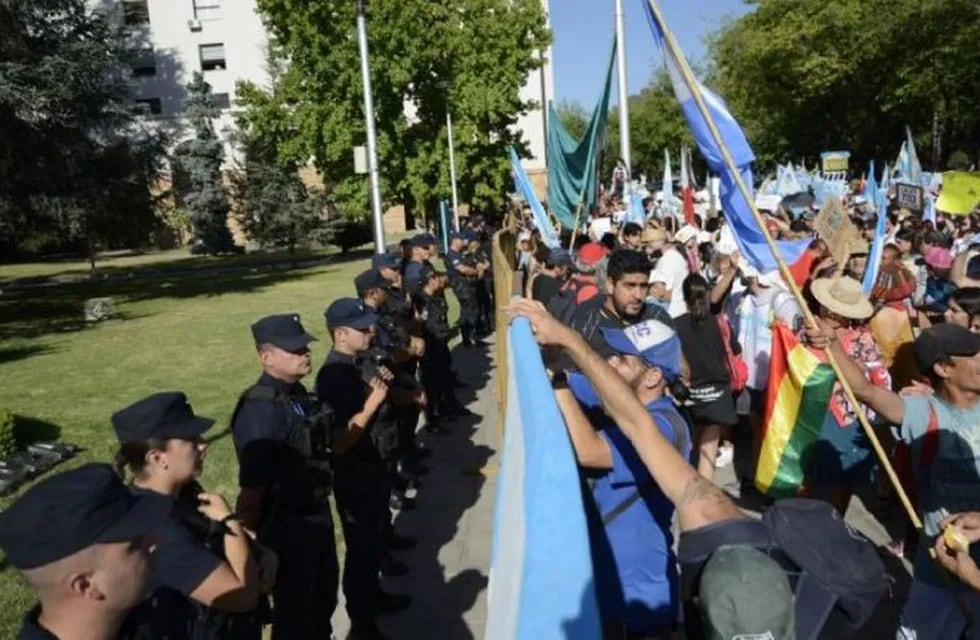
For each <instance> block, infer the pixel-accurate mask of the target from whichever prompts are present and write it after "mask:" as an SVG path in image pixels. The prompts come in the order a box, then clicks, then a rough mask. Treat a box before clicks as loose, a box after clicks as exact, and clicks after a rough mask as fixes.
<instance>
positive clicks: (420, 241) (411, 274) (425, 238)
mask: <svg viewBox="0 0 980 640" xmlns="http://www.w3.org/2000/svg"><path fill="white" fill-rule="evenodd" d="M437 244H438V241H437V240H436V237H435V236H434V235H432V234H431V233H420V234H418V235H417V236H415V237H413V238H412V240H411V247H412V257H411V259H410V260H409V261H408V262H407V263H405V269H404V274H403V282H404V287H405V290H406V291H407V292H408V293H409V294H410V295H411V294H413V293H415V292H416V291H417V290H418V287H419V286H420V283H421V281H422V276H423V275H424V274H425V273H426V272H427V271H431V270H432V263H431V262H430V261H431V260H432V257H433V256H434V255H435V254H436V253H437V252H438V248H437V247H436V245H437Z"/></svg>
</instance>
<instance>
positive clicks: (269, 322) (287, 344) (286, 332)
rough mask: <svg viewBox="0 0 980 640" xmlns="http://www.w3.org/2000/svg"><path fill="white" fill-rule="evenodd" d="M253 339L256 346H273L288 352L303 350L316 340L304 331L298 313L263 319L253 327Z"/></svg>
mask: <svg viewBox="0 0 980 640" xmlns="http://www.w3.org/2000/svg"><path fill="white" fill-rule="evenodd" d="M252 337H253V338H255V344H256V345H262V344H271V345H272V346H273V347H278V348H280V349H284V350H286V351H296V350H298V349H302V348H303V347H305V346H307V345H309V344H310V343H311V342H314V341H315V340H316V338H314V337H313V336H311V335H310V334H308V333H306V330H305V329H303V325H302V324H301V323H300V321H299V314H297V313H283V314H279V315H274V316H266V317H264V318H262V319H261V320H259V321H258V322H256V323H255V324H253V325H252Z"/></svg>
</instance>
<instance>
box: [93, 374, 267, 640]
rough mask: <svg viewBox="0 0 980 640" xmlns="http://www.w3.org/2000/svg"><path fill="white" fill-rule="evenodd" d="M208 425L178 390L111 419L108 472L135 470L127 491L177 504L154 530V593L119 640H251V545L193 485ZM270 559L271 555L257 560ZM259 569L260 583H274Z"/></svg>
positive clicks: (256, 595)
mask: <svg viewBox="0 0 980 640" xmlns="http://www.w3.org/2000/svg"><path fill="white" fill-rule="evenodd" d="M212 424H214V420H211V419H210V418H204V417H201V416H198V415H195V414H194V411H193V409H192V408H191V406H190V404H188V402H187V397H186V396H185V395H184V394H183V393H180V392H163V393H154V394H152V395H150V396H147V397H145V398H143V399H141V400H139V401H137V402H135V403H133V404H131V405H130V406H128V407H126V408H125V409H121V410H120V411H117V412H116V413H114V414H113V415H112V426H113V428H114V430H115V432H116V437H117V438H118V439H119V445H120V446H119V452H118V453H117V454H116V470H117V471H118V472H119V474H120V476H123V475H124V474H125V473H126V472H127V471H128V472H131V473H132V474H133V479H132V485H131V488H130V490H131V491H132V492H133V493H134V494H136V495H144V494H149V493H155V494H158V495H163V496H172V497H174V498H175V502H174V510H173V513H172V517H171V518H170V519H169V520H168V521H167V522H166V523H165V524H164V525H163V526H162V527H161V528H160V529H159V530H158V531H157V534H156V558H155V562H154V563H153V573H152V576H151V585H150V586H151V588H152V589H153V597H152V598H151V601H150V602H149V603H144V604H143V605H141V606H140V607H138V608H137V610H135V611H134V612H133V614H131V615H130V620H129V621H127V624H126V627H125V631H126V632H129V633H125V632H124V634H123V635H124V636H125V637H127V638H128V637H132V638H140V637H146V636H147V635H149V636H152V637H155V638H164V637H166V638H173V639H174V640H176V639H178V638H184V637H189V638H193V639H194V640H211V639H217V638H220V639H222V640H259V638H261V637H262V623H263V620H264V618H265V615H266V614H267V608H266V607H265V606H261V607H260V606H259V605H260V603H261V604H262V605H267V603H266V602H265V600H264V598H263V597H262V596H261V590H262V587H263V583H262V581H261V580H260V567H259V560H258V556H259V553H258V547H256V546H255V545H254V543H253V542H252V539H251V538H250V537H249V535H248V533H247V532H246V531H245V529H244V527H243V526H242V523H241V520H239V518H238V516H236V515H235V513H234V512H233V511H232V510H231V508H229V506H228V503H227V502H225V499H224V498H223V497H222V496H221V495H219V494H216V493H206V492H205V491H204V489H203V488H202V487H201V486H200V485H199V484H198V483H197V482H196V481H195V479H194V478H195V477H196V476H197V475H198V474H200V473H201V472H202V471H203V464H204V454H205V451H206V450H207V444H206V443H205V442H204V441H203V439H202V436H203V435H204V433H205V431H207V430H208V429H209V428H210V427H211V425H212ZM262 555H263V556H264V557H265V558H266V559H267V560H268V561H271V562H274V559H273V558H272V557H271V552H267V551H264V552H263V554H262ZM272 567H273V565H272V564H266V568H267V569H268V573H267V575H265V582H264V584H265V586H266V587H270V586H271V585H272V583H273V581H274V578H275V575H274V569H273V568H272Z"/></svg>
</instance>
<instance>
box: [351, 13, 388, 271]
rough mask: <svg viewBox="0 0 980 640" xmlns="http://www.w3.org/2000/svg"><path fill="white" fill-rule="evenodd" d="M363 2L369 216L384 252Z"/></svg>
mask: <svg viewBox="0 0 980 640" xmlns="http://www.w3.org/2000/svg"><path fill="white" fill-rule="evenodd" d="M364 5H365V0H357V42H358V45H359V46H360V50H361V83H362V85H363V87H364V125H365V127H366V128H367V155H368V177H369V179H370V181H371V214H372V217H373V218H374V221H373V222H374V251H375V253H384V252H385V250H386V249H385V225H384V214H383V213H382V212H381V177H380V175H379V174H378V137H377V133H376V132H375V130H374V96H373V95H372V94H371V65H370V62H369V60H368V42H367V16H366V13H367V12H366V10H365V6H364Z"/></svg>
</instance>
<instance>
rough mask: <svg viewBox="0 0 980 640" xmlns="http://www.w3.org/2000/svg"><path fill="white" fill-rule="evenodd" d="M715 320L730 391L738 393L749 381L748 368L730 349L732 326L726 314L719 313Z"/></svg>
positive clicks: (740, 357)
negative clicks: (723, 347)
mask: <svg viewBox="0 0 980 640" xmlns="http://www.w3.org/2000/svg"><path fill="white" fill-rule="evenodd" d="M716 318H717V320H718V331H719V332H720V333H721V342H722V344H723V345H725V368H726V369H728V376H729V379H730V380H731V389H732V391H733V392H735V393H739V392H741V391H742V389H744V388H745V385H746V383H748V381H749V368H748V365H746V364H745V360H744V359H743V358H742V356H740V355H735V350H734V349H733V348H732V326H731V325H730V324H728V314H725V313H721V314H719V315H717V316H716Z"/></svg>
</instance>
